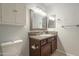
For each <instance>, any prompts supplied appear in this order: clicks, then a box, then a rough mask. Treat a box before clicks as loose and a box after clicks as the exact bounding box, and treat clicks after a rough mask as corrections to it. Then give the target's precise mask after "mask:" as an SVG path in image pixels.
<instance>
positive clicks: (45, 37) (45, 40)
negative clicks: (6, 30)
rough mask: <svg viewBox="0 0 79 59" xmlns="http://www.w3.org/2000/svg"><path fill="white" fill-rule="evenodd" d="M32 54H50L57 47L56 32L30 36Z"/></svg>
mask: <svg viewBox="0 0 79 59" xmlns="http://www.w3.org/2000/svg"><path fill="white" fill-rule="evenodd" d="M29 49H30V51H29V52H30V56H50V55H51V54H53V53H54V51H55V50H56V49H57V35H56V34H41V35H34V36H33V35H32V36H29Z"/></svg>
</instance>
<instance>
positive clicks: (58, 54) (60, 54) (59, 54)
mask: <svg viewBox="0 0 79 59" xmlns="http://www.w3.org/2000/svg"><path fill="white" fill-rule="evenodd" d="M52 56H67V55H66V54H64V53H61V52H59V51H55V52H54V54H52Z"/></svg>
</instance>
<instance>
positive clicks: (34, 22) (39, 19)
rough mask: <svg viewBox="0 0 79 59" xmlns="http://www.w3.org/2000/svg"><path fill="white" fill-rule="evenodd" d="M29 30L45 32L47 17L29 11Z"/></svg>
mask: <svg viewBox="0 0 79 59" xmlns="http://www.w3.org/2000/svg"><path fill="white" fill-rule="evenodd" d="M30 29H31V30H46V29H47V17H46V16H44V15H41V14H39V13H36V12H34V11H33V10H30Z"/></svg>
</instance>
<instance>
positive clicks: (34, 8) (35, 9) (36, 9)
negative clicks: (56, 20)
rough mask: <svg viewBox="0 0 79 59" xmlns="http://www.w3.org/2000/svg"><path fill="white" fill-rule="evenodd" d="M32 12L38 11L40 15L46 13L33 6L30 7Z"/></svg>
mask: <svg viewBox="0 0 79 59" xmlns="http://www.w3.org/2000/svg"><path fill="white" fill-rule="evenodd" d="M31 9H32V10H33V11H34V12H36V13H39V14H40V15H43V16H46V13H45V12H44V11H42V10H41V9H40V8H37V7H33V8H31Z"/></svg>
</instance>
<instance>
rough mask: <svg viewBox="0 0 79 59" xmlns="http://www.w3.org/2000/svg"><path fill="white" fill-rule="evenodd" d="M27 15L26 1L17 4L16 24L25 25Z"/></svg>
mask: <svg viewBox="0 0 79 59" xmlns="http://www.w3.org/2000/svg"><path fill="white" fill-rule="evenodd" d="M26 16H27V15H26V5H25V4H24V3H23V4H22V3H19V4H16V24H17V25H25V23H26Z"/></svg>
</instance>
